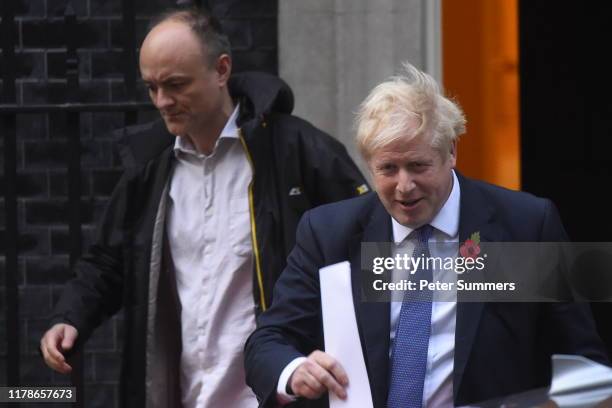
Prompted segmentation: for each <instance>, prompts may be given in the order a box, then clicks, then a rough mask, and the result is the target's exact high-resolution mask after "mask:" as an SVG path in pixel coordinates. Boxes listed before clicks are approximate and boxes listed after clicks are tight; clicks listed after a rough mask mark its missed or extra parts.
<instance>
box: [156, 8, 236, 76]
mask: <svg viewBox="0 0 612 408" xmlns="http://www.w3.org/2000/svg"><path fill="white" fill-rule="evenodd" d="M166 21H178V22H181V23H184V24H186V25H187V26H188V27H189V28H190V29H191V31H192V32H193V33H194V34H195V35H196V37H197V38H198V39H199V40H200V43H201V44H202V50H203V52H204V53H205V54H208V55H207V57H208V62H209V63H210V64H211V65H213V64H214V63H215V61H217V58H219V57H220V56H221V55H222V54H227V55H229V56H230V57H231V56H232V51H231V45H230V41H229V38H228V37H227V35H225V33H224V32H223V28H222V27H221V23H219V20H217V19H216V18H215V17H214V16H213V15H212V14H211V13H209V12H208V11H205V10H203V9H198V8H195V7H190V8H181V9H172V10H168V11H165V12H163V13H161V14H159V15H158V16H156V17H154V18H153V19H152V20H151V23H150V24H149V31H151V30H152V29H153V28H155V27H156V26H158V25H159V24H161V23H164V22H166Z"/></svg>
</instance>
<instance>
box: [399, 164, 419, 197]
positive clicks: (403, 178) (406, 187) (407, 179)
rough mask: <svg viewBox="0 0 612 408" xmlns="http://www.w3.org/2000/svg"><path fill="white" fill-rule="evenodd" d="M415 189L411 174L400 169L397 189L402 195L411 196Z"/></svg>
mask: <svg viewBox="0 0 612 408" xmlns="http://www.w3.org/2000/svg"><path fill="white" fill-rule="evenodd" d="M414 187H415V184H414V178H413V177H412V175H411V174H410V172H408V171H406V170H405V169H400V171H399V173H398V179H397V185H396V186H395V189H396V190H397V192H398V193H400V194H402V195H406V194H409V193H410V192H411V191H412V190H413V189H414Z"/></svg>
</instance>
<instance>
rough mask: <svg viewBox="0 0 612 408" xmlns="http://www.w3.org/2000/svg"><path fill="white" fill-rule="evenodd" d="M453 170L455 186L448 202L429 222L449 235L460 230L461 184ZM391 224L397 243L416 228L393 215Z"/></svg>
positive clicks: (452, 235) (451, 235)
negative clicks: (401, 222)
mask: <svg viewBox="0 0 612 408" xmlns="http://www.w3.org/2000/svg"><path fill="white" fill-rule="evenodd" d="M451 171H452V172H453V188H452V189H451V192H450V194H449V196H448V198H447V199H446V202H445V203H444V205H443V206H442V208H441V209H440V211H438V213H437V214H436V216H435V217H434V219H433V220H432V221H431V222H430V223H429V225H431V226H432V227H434V228H435V229H437V230H438V231H441V232H443V233H444V234H446V235H448V236H449V237H454V236H456V235H457V232H458V231H459V203H460V198H461V187H460V186H459V180H458V179H457V175H456V174H455V171H454V170H451ZM391 224H392V226H393V241H394V242H395V243H396V244H399V243H400V242H402V241H403V240H404V239H406V237H407V236H408V235H410V233H411V232H412V231H414V228H410V227H406V226H404V225H402V224H400V223H399V222H397V221H396V220H395V218H393V217H391Z"/></svg>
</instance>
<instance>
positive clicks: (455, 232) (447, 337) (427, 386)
mask: <svg viewBox="0 0 612 408" xmlns="http://www.w3.org/2000/svg"><path fill="white" fill-rule="evenodd" d="M460 196H461V191H460V187H459V180H457V176H456V175H455V172H454V171H453V188H452V190H451V193H450V195H449V196H448V199H447V200H446V202H445V203H444V205H443V206H442V208H441V209H440V211H439V212H438V214H437V215H436V216H435V217H434V219H433V220H432V221H431V222H430V223H429V225H431V226H432V227H434V230H433V233H432V236H431V238H430V239H429V252H430V256H432V257H441V258H446V257H456V256H457V253H458V249H459V245H458V243H459V203H460ZM391 223H392V225H393V240H394V242H395V243H396V244H399V243H400V242H402V241H404V239H406V237H408V235H410V233H411V232H412V231H413V228H408V227H405V226H403V225H401V224H400V223H398V222H397V221H395V219H394V218H391ZM410 241H412V240H409V241H408V246H407V248H406V250H407V251H409V252H408V253H409V254H411V253H412V251H413V248H414V245H415V242H410ZM436 244H437V245H436ZM432 274H433V280H434V281H441V282H452V283H453V285H452V287H453V288H454V287H455V283H456V280H457V275H456V274H455V272H454V271H441V270H436V269H434V270H433V271H432ZM397 275H398V272H397V271H394V280H395V279H396V278H395V276H397ZM398 293H401V292H398ZM437 299H438V300H441V299H444V301H436V300H437ZM431 307H432V308H431V332H430V337H429V348H428V350H427V368H426V372H425V383H424V384H423V407H429V408H434V407H452V406H453V367H454V359H455V323H456V318H457V302H456V292H455V291H445V292H434V293H433V302H432V305H431ZM401 308H402V303H401V302H391V316H390V319H391V321H390V323H391V325H390V327H391V333H390V342H389V346H390V347H389V357H390V358H391V353H392V350H393V343H394V341H395V329H396V327H397V321H398V319H399V315H400V310H401Z"/></svg>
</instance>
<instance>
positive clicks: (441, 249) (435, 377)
mask: <svg viewBox="0 0 612 408" xmlns="http://www.w3.org/2000/svg"><path fill="white" fill-rule="evenodd" d="M460 196H461V191H460V187H459V180H458V179H457V175H456V174H455V172H454V171H453V187H452V190H451V193H450V195H449V196H448V199H447V200H446V202H445V203H444V205H443V206H442V208H441V209H440V211H439V212H438V214H437V215H436V216H435V217H434V219H433V220H432V221H431V222H430V225H431V226H432V227H434V231H433V234H432V237H431V238H430V240H429V248H430V256H432V257H437V256H440V257H443V258H445V257H456V256H457V254H458V249H459V246H458V243H459V204H460ZM391 223H392V226H393V240H394V242H395V243H396V244H399V243H401V242H402V241H404V239H406V237H408V235H410V233H411V232H412V231H413V229H412V228H408V227H405V226H403V225H401V224H399V223H398V222H397V221H395V219H394V218H393V217H392V218H391ZM436 243H438V245H436ZM407 244H408V245H407V246H406V247H405V249H406V250H407V251H409V252H408V253H409V254H411V253H412V250H413V248H414V242H408V243H407ZM400 278H401V276H400V274H399V273H398V272H396V271H394V275H393V279H394V280H399V279H400ZM433 279H434V280H439V281H442V282H456V275H455V272H452V271H450V272H448V271H447V272H444V271H440V270H434V271H433ZM453 287H455V285H453ZM398 293H399V294H400V295H401V294H403V293H402V292H398ZM440 299H444V301H436V300H440ZM449 299H450V300H449ZM401 308H402V303H401V301H398V302H391V313H390V327H391V332H390V342H389V357H391V352H392V350H393V342H394V341H395V328H396V326H397V321H398V318H399V314H400V310H401ZM456 318H457V302H456V293H455V292H451V291H448V292H444V293H438V292H434V294H433V302H432V310H431V334H430V337H429V348H428V351H427V368H426V373H425V383H424V385H423V407H428V408H434V407H452V406H453V367H454V358H455V323H456ZM305 359H306V358H305V357H298V358H296V359H295V360H293V361H291V363H289V364H288V365H287V366H286V367H285V368H284V369H283V371H282V372H281V375H280V377H279V381H278V385H277V388H276V392H277V397H278V400H279V402H280V403H282V404H285V403H288V402H290V401H292V400H294V399H295V397H294V396H292V395H288V394H287V393H286V387H287V383H288V381H289V378H290V377H291V374H292V373H293V372H294V371H295V369H296V368H297V367H298V366H299V365H300V364H301V363H302V362H303V361H304V360H305ZM349 381H350V379H349Z"/></svg>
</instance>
